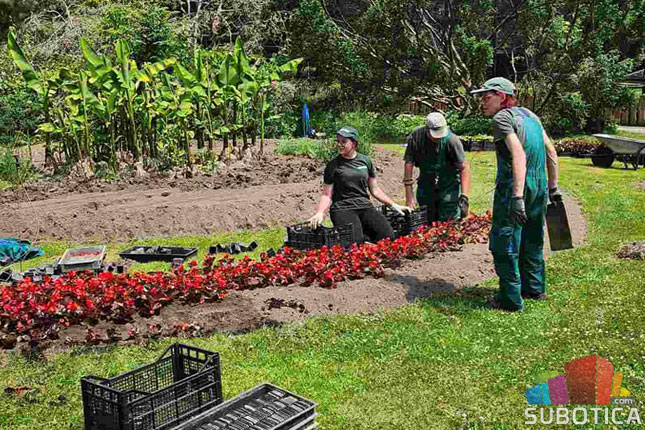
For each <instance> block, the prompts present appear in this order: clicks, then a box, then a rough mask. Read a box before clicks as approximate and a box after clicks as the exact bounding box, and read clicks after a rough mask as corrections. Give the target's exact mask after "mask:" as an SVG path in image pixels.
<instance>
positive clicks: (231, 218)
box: [0, 150, 586, 354]
mask: <svg viewBox="0 0 645 430" xmlns="http://www.w3.org/2000/svg"><path fill="white" fill-rule="evenodd" d="M265 163H266V165H254V166H248V167H246V168H245V167H242V166H238V167H236V168H235V169H234V171H232V172H230V175H233V174H239V175H249V176H251V175H254V176H252V177H253V178H255V179H253V180H249V181H240V182H238V183H237V184H238V185H239V184H241V185H239V187H238V188H235V189H231V188H230V187H227V188H224V185H221V188H220V189H213V188H206V185H207V184H221V183H222V182H221V181H224V179H222V178H218V177H213V178H210V179H209V181H212V182H208V181H205V182H202V185H198V181H193V182H190V181H189V182H188V185H185V187H186V188H187V189H186V190H185V191H184V190H182V189H181V188H180V186H178V185H175V186H171V185H170V184H169V183H165V182H164V180H162V179H159V182H156V183H157V184H159V185H160V186H159V187H158V188H155V187H151V186H150V185H149V183H146V182H145V181H144V182H142V183H141V184H136V183H133V184H127V185H124V188H123V189H121V190H114V189H110V188H109V187H110V186H112V185H107V184H104V185H103V186H105V187H106V190H105V191H100V190H99V191H96V190H95V191H93V192H87V193H83V192H82V190H83V188H82V187H81V188H79V191H75V190H74V189H73V188H71V186H70V188H66V185H63V184H59V185H56V186H57V187H58V188H59V190H60V191H57V192H60V194H58V195H54V196H52V195H49V194H47V195H43V198H41V199H36V200H34V201H32V202H31V203H29V202H25V201H22V200H21V201H15V202H10V203H5V204H3V205H2V208H1V209H0V232H2V235H4V236H20V237H28V238H33V237H34V236H35V235H37V234H38V235H39V236H40V237H51V238H56V239H68V240H74V241H85V240H90V239H92V238H97V237H98V238H100V239H103V240H107V239H128V238H131V237H135V236H148V235H150V236H152V235H154V236H159V235H186V234H199V235H201V234H209V233H212V232H214V231H221V230H234V229H238V228H261V227H264V226H268V225H275V224H280V225H286V224H287V223H289V222H291V221H296V220H302V219H304V218H305V217H307V216H308V215H309V214H310V212H311V211H312V209H313V207H314V205H315V204H316V202H317V199H318V196H319V192H320V176H321V172H322V170H321V169H322V163H320V162H318V161H316V160H309V159H305V158H302V157H277V156H269V157H268V159H267V160H266V162H265ZM374 164H375V166H376V168H377V172H378V175H377V176H378V180H379V183H380V184H381V186H382V188H383V189H384V190H385V191H386V193H388V194H389V195H390V196H391V197H394V198H397V199H398V198H401V197H402V191H403V190H402V187H401V184H400V178H401V174H402V167H403V164H402V160H401V159H400V157H399V156H398V155H397V154H394V153H392V152H390V151H387V150H378V151H377V153H376V155H375V157H374ZM303 166H304V167H303ZM285 172H286V173H285ZM285 174H286V175H287V176H286V177H287V178H288V180H286V181H285V182H282V181H281V178H282V177H283V176H281V175H285ZM226 175H227V174H224V176H226ZM255 181H259V183H258V182H255ZM151 182H152V183H155V182H154V180H152V181H151ZM34 186H35V187H37V186H39V185H34ZM95 186H97V187H100V186H101V185H100V184H95ZM119 186H122V184H120V185H119ZM191 187H193V188H191ZM200 187H202V188H200ZM64 190H67V192H65V191H64ZM168 193H169V194H168ZM34 195H37V194H36V193H34ZM0 199H2V195H0ZM565 205H566V207H567V211H568V216H569V221H570V226H571V231H572V236H573V241H574V244H575V245H576V246H578V245H580V244H581V243H582V241H583V240H584V236H585V234H586V223H585V220H584V218H583V216H582V213H581V210H580V207H579V206H578V205H577V203H576V202H575V201H573V200H572V199H570V198H568V197H566V196H565ZM9 215H10V217H9ZM547 243H548V241H547ZM546 253H548V251H547V250H545V254H546ZM494 276H495V273H494V269H493V263H492V257H491V255H490V253H489V251H488V246H487V245H486V244H468V245H465V246H464V247H463V249H462V250H461V251H451V252H445V253H434V254H429V255H427V256H426V257H425V258H424V259H420V260H407V261H405V262H404V263H403V265H402V267H400V268H398V269H397V270H387V271H386V276H385V277H384V278H380V279H374V278H365V279H361V280H353V281H346V282H342V283H340V284H339V285H338V287H337V288H335V289H326V288H320V287H303V286H301V285H294V286H289V287H271V288H264V289H256V290H245V291H230V292H229V295H228V297H226V298H225V299H224V300H222V301H221V302H218V303H209V304H202V305H181V304H178V303H176V304H172V305H170V306H167V307H165V308H163V309H162V310H161V311H160V313H159V315H156V316H154V317H150V318H143V317H138V316H137V317H135V320H134V321H133V322H132V323H128V324H124V325H117V324H114V323H108V322H104V321H102V322H99V323H98V324H97V325H96V326H75V327H70V328H67V329H63V330H61V332H60V339H58V340H55V341H49V342H48V344H47V345H43V347H48V354H51V353H55V352H61V351H67V350H69V349H70V347H71V346H72V345H79V344H87V340H86V335H87V329H88V328H89V329H91V330H92V331H93V332H94V333H95V334H96V336H97V340H96V342H98V343H101V344H105V343H107V342H108V335H107V333H108V331H109V332H112V333H113V337H115V336H116V337H119V338H120V340H117V342H118V343H125V344H131V343H141V342H147V341H149V340H150V339H151V338H154V337H158V336H178V337H182V336H187V337H188V336H203V335H207V334H209V333H212V332H221V331H226V332H233V333H237V332H245V331H248V330H253V329H256V328H258V327H261V326H263V325H276V324H281V323H284V322H291V321H303V320H305V319H306V318H308V317H309V316H312V315H333V314H356V313H373V312H376V311H378V310H379V309H385V308H391V307H396V306H402V305H405V304H408V303H412V302H414V301H415V300H417V299H423V298H428V297H432V296H435V295H437V294H441V295H449V296H451V295H457V294H460V290H461V289H462V288H463V287H465V286H474V285H477V284H479V283H481V282H483V281H485V280H488V279H491V278H493V277H494ZM491 292H492V290H487V289H481V290H478V294H481V295H489V294H491ZM128 331H130V333H135V335H134V337H133V338H130V339H127V337H128ZM19 347H21V344H20V343H19ZM24 347H25V345H22V348H24Z"/></svg>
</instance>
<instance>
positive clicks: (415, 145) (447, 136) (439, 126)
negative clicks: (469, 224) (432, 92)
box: [403, 112, 470, 221]
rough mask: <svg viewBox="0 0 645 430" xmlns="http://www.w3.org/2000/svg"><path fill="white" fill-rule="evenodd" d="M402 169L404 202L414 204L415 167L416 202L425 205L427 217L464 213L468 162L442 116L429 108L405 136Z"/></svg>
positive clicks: (458, 216) (468, 185) (466, 200)
mask: <svg viewBox="0 0 645 430" xmlns="http://www.w3.org/2000/svg"><path fill="white" fill-rule="evenodd" d="M403 159H404V160H405V167H404V170H403V184H404V186H405V201H406V206H409V207H413V206H414V195H413V193H412V186H413V185H414V180H413V179H412V173H413V171H414V167H415V166H416V167H418V168H419V178H418V180H417V203H419V205H421V206H427V207H428V217H429V221H437V220H438V221H447V220H449V219H459V218H462V217H465V216H466V215H468V193H469V191H470V166H469V164H468V162H466V155H465V153H464V148H463V146H462V144H461V141H460V140H459V138H458V137H457V136H456V135H455V134H454V133H453V132H452V131H450V129H449V128H448V124H447V123H446V118H444V116H443V115H442V114H441V113H439V112H432V113H431V114H429V115H428V116H427V118H426V124H425V125H423V126H421V127H417V128H415V129H414V131H413V132H412V133H410V135H409V136H408V140H407V148H406V150H405V155H404V156H403Z"/></svg>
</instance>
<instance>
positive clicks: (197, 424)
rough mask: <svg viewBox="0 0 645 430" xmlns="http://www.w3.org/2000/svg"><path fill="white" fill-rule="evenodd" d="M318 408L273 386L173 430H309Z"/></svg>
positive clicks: (220, 407)
mask: <svg viewBox="0 0 645 430" xmlns="http://www.w3.org/2000/svg"><path fill="white" fill-rule="evenodd" d="M316 406H317V404H316V403H314V402H312V401H310V400H307V399H305V398H303V397H300V396H298V395H296V394H293V393H289V392H288V391H286V390H283V389H282V388H278V387H276V386H275V385H271V384H262V385H258V386H257V387H255V388H253V389H252V390H250V391H247V392H245V393H242V394H240V395H239V396H237V397H235V398H233V399H231V400H228V401H226V402H224V403H222V404H221V405H219V406H215V407H214V408H211V409H210V410H208V411H206V412H204V413H202V414H200V415H198V416H196V417H195V418H193V419H191V420H190V421H186V422H185V423H183V424H181V425H180V426H178V427H177V428H175V429H173V430H240V429H247V430H310V429H314V428H315V427H316V421H315V420H316V416H317V415H318V414H317V413H316V410H315V408H316Z"/></svg>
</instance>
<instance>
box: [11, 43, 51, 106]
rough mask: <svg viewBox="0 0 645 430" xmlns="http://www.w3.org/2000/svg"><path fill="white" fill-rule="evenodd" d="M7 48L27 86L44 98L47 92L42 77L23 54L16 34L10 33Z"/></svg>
mask: <svg viewBox="0 0 645 430" xmlns="http://www.w3.org/2000/svg"><path fill="white" fill-rule="evenodd" d="M7 46H8V48H9V53H10V54H11V58H13V61H14V62H15V63H16V65H17V66H18V68H19V69H20V71H21V72H22V77H23V78H24V79H25V82H26V83H27V86H28V87H29V88H31V89H32V90H34V91H35V92H36V93H37V94H39V95H41V96H42V95H43V94H44V93H45V90H44V88H43V86H42V84H41V82H40V77H39V76H38V74H37V73H36V72H35V71H34V68H33V67H31V64H29V61H27V58H26V57H25V53H24V52H22V49H21V48H20V46H19V45H18V42H17V41H16V34H15V33H14V32H13V31H10V32H9V36H8V39H7Z"/></svg>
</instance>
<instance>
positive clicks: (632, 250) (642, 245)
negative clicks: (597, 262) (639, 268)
mask: <svg viewBox="0 0 645 430" xmlns="http://www.w3.org/2000/svg"><path fill="white" fill-rule="evenodd" d="M616 256H617V257H618V258H624V259H629V260H645V242H630V243H625V244H623V245H622V246H621V247H620V249H619V250H618V253H617V254H616Z"/></svg>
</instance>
